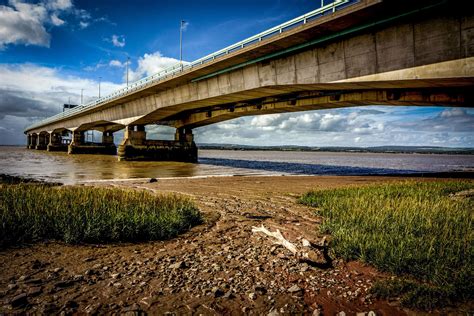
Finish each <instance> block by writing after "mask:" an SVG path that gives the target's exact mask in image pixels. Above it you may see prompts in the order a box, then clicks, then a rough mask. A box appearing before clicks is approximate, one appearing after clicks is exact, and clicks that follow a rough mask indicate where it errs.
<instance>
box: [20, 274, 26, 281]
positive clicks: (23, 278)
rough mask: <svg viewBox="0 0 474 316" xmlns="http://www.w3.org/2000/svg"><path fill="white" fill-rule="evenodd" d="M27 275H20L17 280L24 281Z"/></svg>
mask: <svg viewBox="0 0 474 316" xmlns="http://www.w3.org/2000/svg"><path fill="white" fill-rule="evenodd" d="M27 278H28V277H27V276H26V275H22V276H21V277H19V278H18V281H25V280H26V279H27Z"/></svg>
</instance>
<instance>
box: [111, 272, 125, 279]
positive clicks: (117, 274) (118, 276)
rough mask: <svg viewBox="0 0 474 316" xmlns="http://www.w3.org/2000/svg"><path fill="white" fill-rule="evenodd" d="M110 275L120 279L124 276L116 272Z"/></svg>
mask: <svg viewBox="0 0 474 316" xmlns="http://www.w3.org/2000/svg"><path fill="white" fill-rule="evenodd" d="M110 276H111V277H112V279H120V278H121V277H122V275H121V274H120V273H114V274H111V275H110Z"/></svg>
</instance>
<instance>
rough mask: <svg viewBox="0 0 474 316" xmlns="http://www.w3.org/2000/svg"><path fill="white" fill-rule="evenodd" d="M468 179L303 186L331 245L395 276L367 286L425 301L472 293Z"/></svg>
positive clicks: (408, 302) (473, 204)
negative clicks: (458, 194) (311, 188)
mask: <svg viewBox="0 0 474 316" xmlns="http://www.w3.org/2000/svg"><path fill="white" fill-rule="evenodd" d="M473 188H474V182H468V181H450V182H406V183H397V184H382V185H372V186H365V187H352V188H343V189H333V190H321V191H313V192H308V193H306V194H305V195H304V196H302V197H301V198H300V202H301V203H303V204H306V205H310V206H312V207H315V208H316V212H317V214H319V215H321V216H323V217H324V218H325V219H324V221H323V224H322V225H321V227H320V230H321V231H322V232H324V233H330V234H331V235H332V247H333V249H334V251H335V253H336V255H338V256H342V257H343V258H345V259H346V260H353V259H359V260H362V261H365V262H367V263H370V264H372V265H374V266H375V267H377V268H379V269H381V270H383V271H388V272H391V273H394V274H396V275H398V276H400V277H399V278H398V279H395V280H392V281H387V282H383V283H378V284H376V285H375V286H374V288H373V293H374V294H376V295H378V296H380V297H385V298H387V297H394V296H398V297H400V298H401V303H402V304H403V305H405V306H409V307H418V308H423V309H432V308H435V307H438V306H443V305H447V304H450V303H451V302H454V301H464V300H471V299H473V298H474V251H473V247H474V231H473V226H474V225H473V224H474V221H473V218H474V200H473V199H472V196H471V197H469V195H467V196H464V197H462V196H461V198H459V197H458V198H456V197H453V194H454V193H456V192H461V191H465V190H472V189H473Z"/></svg>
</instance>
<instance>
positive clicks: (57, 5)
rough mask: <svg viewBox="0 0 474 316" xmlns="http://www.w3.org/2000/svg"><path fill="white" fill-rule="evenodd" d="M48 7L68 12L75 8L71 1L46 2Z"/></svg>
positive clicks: (53, 0) (52, 0)
mask: <svg viewBox="0 0 474 316" xmlns="http://www.w3.org/2000/svg"><path fill="white" fill-rule="evenodd" d="M46 7H47V8H49V9H51V10H58V11H61V10H67V9H70V8H72V7H73V5H72V2H71V0H49V1H46Z"/></svg>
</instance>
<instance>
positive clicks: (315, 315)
mask: <svg viewBox="0 0 474 316" xmlns="http://www.w3.org/2000/svg"><path fill="white" fill-rule="evenodd" d="M321 315H322V311H321V309H320V308H316V309H315V310H314V311H313V316H321Z"/></svg>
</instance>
